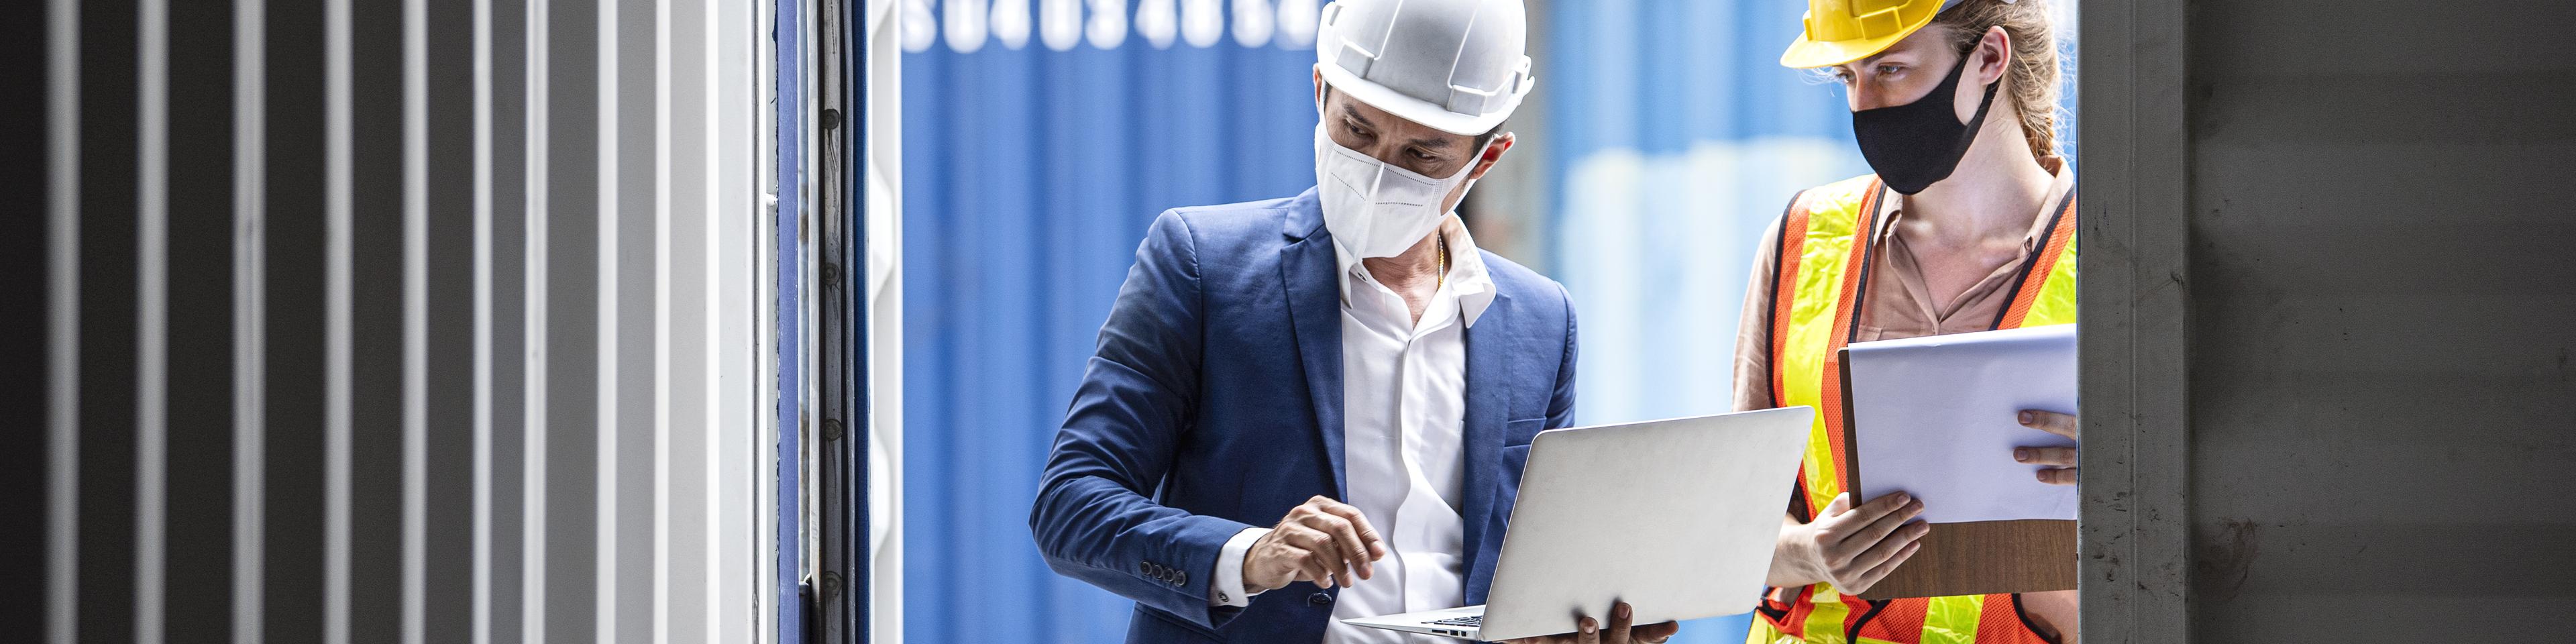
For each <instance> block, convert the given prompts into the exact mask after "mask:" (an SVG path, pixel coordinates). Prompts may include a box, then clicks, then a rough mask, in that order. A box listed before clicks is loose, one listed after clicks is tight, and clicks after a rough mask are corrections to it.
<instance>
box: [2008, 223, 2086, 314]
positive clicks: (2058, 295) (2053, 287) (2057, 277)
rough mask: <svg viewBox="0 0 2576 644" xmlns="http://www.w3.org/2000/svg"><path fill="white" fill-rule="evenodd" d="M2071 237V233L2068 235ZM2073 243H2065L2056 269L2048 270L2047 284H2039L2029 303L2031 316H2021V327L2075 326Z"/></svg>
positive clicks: (2052, 267) (2067, 241)
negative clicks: (2064, 248) (2035, 294)
mask: <svg viewBox="0 0 2576 644" xmlns="http://www.w3.org/2000/svg"><path fill="white" fill-rule="evenodd" d="M2067 232H2068V234H2070V235H2072V234H2073V233H2074V230H2073V229H2070V230H2068V231H2067ZM2075 264H2076V261H2075V240H2074V239H2073V238H2071V237H2070V238H2069V239H2067V240H2066V250H2064V251H2061V252H2059V253H2058V256H2057V265H2055V266H2051V267H2049V271H2048V276H2047V281H2044V282H2040V284H2039V295H2038V296H2037V297H2035V298H2033V301H2032V302H2031V303H2030V314H2029V315H2027V316H2024V317H2023V318H2022V321H2021V325H2022V326H2024V327H2034V326H2048V325H2051V324H2074V323H2075V308H2076V307H2075V268H2076V267H2075Z"/></svg>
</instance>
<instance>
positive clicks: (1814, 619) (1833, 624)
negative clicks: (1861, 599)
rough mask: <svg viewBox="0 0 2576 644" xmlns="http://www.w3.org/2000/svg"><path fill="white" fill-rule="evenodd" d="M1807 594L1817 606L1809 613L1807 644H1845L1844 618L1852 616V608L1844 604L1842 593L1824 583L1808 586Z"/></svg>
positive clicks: (1809, 599) (1831, 585)
mask: <svg viewBox="0 0 2576 644" xmlns="http://www.w3.org/2000/svg"><path fill="white" fill-rule="evenodd" d="M1807 592H1808V593H1809V594H1808V595H1807V599H1808V601H1810V602H1812V603H1813V604H1814V605H1815V608H1814V609H1812V610H1809V611H1808V612H1807V628H1806V630H1807V632H1806V633H1804V635H1805V636H1806V638H1807V639H1806V641H1807V644H1843V642H1844V641H1846V640H1845V639H1844V638H1843V617H1845V616H1848V615H1850V614H1851V606H1848V605H1845V604H1843V598H1842V592H1841V591H1837V590H1834V585H1833V584H1828V583H1824V582H1817V583H1816V585H1813V586H1808V587H1807Z"/></svg>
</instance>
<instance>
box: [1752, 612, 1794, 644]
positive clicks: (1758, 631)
mask: <svg viewBox="0 0 2576 644" xmlns="http://www.w3.org/2000/svg"><path fill="white" fill-rule="evenodd" d="M1797 641H1798V638H1794V637H1790V636H1788V635H1784V634H1781V632H1780V629H1777V628H1772V627H1771V620H1767V619H1763V618H1762V617H1761V616H1759V615H1756V616H1754V617H1753V629H1752V631H1751V632H1748V633H1745V634H1744V644H1795V643H1796V642H1797Z"/></svg>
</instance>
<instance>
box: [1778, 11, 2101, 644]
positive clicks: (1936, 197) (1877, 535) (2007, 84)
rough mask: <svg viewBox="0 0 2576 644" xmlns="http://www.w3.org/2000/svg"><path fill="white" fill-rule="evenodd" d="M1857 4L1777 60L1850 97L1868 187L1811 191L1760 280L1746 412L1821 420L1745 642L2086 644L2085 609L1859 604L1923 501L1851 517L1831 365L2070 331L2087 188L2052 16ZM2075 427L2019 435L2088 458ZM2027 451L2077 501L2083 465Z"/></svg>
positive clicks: (1926, 601) (2059, 420)
mask: <svg viewBox="0 0 2576 644" xmlns="http://www.w3.org/2000/svg"><path fill="white" fill-rule="evenodd" d="M1854 4H1857V3H1851V2H1848V1H1847V0H1810V3H1809V5H1808V7H1809V11H1808V14H1807V19H1806V21H1805V22H1806V33H1805V34H1804V35H1803V36H1801V37H1800V38H1799V39H1798V40H1797V41H1796V42H1794V43H1792V44H1791V45H1790V46H1789V50H1788V51H1787V52H1786V53H1784V54H1782V55H1781V58H1780V61H1781V64H1783V65H1786V66H1789V67H1794V68H1808V69H1820V70H1823V71H1825V72H1827V73H1830V74H1832V75H1833V76H1834V78H1835V79H1837V80H1839V81H1841V82H1842V83H1843V86H1844V87H1845V88H1846V89H1847V90H1848V94H1849V96H1850V100H1851V109H1852V127H1853V131H1854V134H1855V135H1856V136H1857V138H1858V139H1859V143H1860V148H1861V153H1862V156H1863V157H1865V158H1867V159H1868V160H1869V163H1870V167H1871V169H1872V170H1874V171H1875V173H1874V174H1871V175H1868V176H1862V177H1857V178H1853V179H1848V180H1844V181H1840V182H1836V183H1832V184H1827V185H1824V186H1819V187H1816V188H1811V189H1808V190H1805V191H1802V192H1800V193H1799V194H1798V195H1797V196H1796V197H1795V198H1793V199H1792V200H1791V201H1790V204H1789V208H1788V212H1787V213H1785V214H1784V215H1783V216H1782V218H1781V219H1782V221H1781V222H1780V223H1779V224H1776V225H1774V226H1773V228H1772V229H1771V231H1770V233H1769V234H1768V235H1767V236H1766V238H1765V240H1764V241H1763V245H1762V247H1761V250H1759V251H1758V252H1757V257H1756V260H1755V262H1754V267H1753V279H1752V284H1751V286H1750V287H1749V288H1748V289H1747V296H1746V298H1745V308H1744V311H1745V312H1744V320H1743V325H1742V327H1740V328H1742V329H1743V333H1742V334H1741V335H1740V336H1739V338H1738V342H1737V345H1736V372H1735V382H1736V387H1735V403H1736V408H1738V409H1764V408H1770V407H1777V406H1785V405H1812V406H1814V407H1816V408H1817V409H1818V410H1819V413H1818V422H1817V424H1816V429H1815V436H1814V438H1813V439H1812V440H1811V441H1810V445H1809V449H1808V452H1807V457H1806V460H1805V462H1804V466H1803V467H1802V468H1801V470H1800V473H1799V483H1798V490H1799V491H1798V493H1797V494H1796V495H1795V498H1794V499H1793V500H1792V501H1791V504H1790V511H1789V517H1788V519H1787V521H1785V522H1784V523H1783V524H1782V526H1781V531H1780V541H1779V546H1778V549H1777V550H1776V552H1775V553H1774V554H1775V556H1774V557H1773V563H1772V567H1771V571H1770V574H1769V584H1770V585H1771V586H1773V588H1772V589H1771V590H1770V592H1769V594H1768V595H1767V596H1766V597H1765V601H1764V602H1763V605H1762V606H1761V610H1760V613H1761V619H1758V620H1756V621H1755V622H1754V626H1753V632H1752V634H1751V637H1750V640H1751V641H1752V642H1755V643H1757V644H1772V643H1774V642H1858V641H1887V642H1899V643H1907V644H1911V643H1914V642H1979V643H1995V642H2062V641H2073V640H2074V637H2075V634H2074V631H2075V597H2074V591H2071V590H2070V591H2056V592H2048V593H2021V594H2002V595H1982V596H1975V595H1972V596H1962V597H1931V598H1914V599H1898V600H1887V601H1875V602H1874V601H1869V600H1864V599H1861V598H1860V597H1858V596H1857V593H1860V592H1864V591H1866V590H1867V589H1868V588H1869V587H1870V586H1871V585H1872V584H1875V583H1877V582H1878V581H1879V580H1880V579H1881V578H1884V577H1885V576H1886V575H1887V573H1888V572H1889V571H1892V570H1894V569H1895V568H1896V567H1897V566H1898V565H1899V564H1902V563H1903V562H1904V561H1905V560H1906V559H1907V558H1909V557H1911V556H1913V555H1914V553H1915V552H1916V550H1918V549H1919V548H1920V547H1921V544H1920V543H1918V540H1919V539H1921V538H1922V537H1923V535H1924V534H1926V533H1928V532H1929V531H1930V526H1929V525H1928V524H1924V523H1921V522H1916V521H1914V520H1913V519H1914V518H1915V517H1916V516H1917V515H1919V514H1921V512H1922V507H1923V506H1922V502H1921V501H1916V500H1912V499H1909V498H1906V497H1904V496H1903V495H1901V494H1891V495H1888V496H1885V497H1880V498H1877V499H1870V500H1867V501H1866V502H1861V503H1858V504H1857V507H1855V504H1854V502H1853V500H1852V499H1851V498H1850V497H1849V496H1848V495H1845V494H1844V493H1843V490H1842V486H1841V481H1840V480H1839V478H1838V477H1837V475H1836V474H1837V473H1838V472H1841V471H1843V469H1844V468H1843V467H1842V466H1843V463H1841V462H1839V460H1838V459H1839V458H1840V449H1839V448H1840V443H1841V439H1840V432H1841V429H1842V418H1841V402H1840V395H1841V387H1840V382H1839V380H1838V378H1839V374H1838V373H1836V371H1837V370H1835V369H1833V368H1831V366H1832V364H1833V362H1832V361H1833V356H1834V354H1835V352H1836V351H1838V350H1839V349H1841V348H1842V346H1843V345H1844V344H1846V343H1849V342H1861V341H1869V340H1882V339H1894V338H1905V337H1914V336H1923V335H1938V334H1944V333H1962V332H1971V331H1985V330H1990V329H1996V328H2012V327H2019V326H2037V325H2042V324H2067V323H2073V322H2074V321H2075V246H2074V236H2075V186H2074V176H2073V173H2072V171H2071V169H2070V168H2069V167H2068V164H2067V161H2066V160H2065V159H2063V158H2061V157H2059V156H2058V155H2057V149H2056V148H2057V143H2056V134H2055V129H2056V120H2057V119H2056V116H2057V93H2058V64H2059V61H2058V54H2057V43H2056V39H2055V37H2054V35H2053V33H2052V25H2051V24H2050V19H2049V9H2048V7H2047V6H2046V3H2045V0H2019V1H2018V2H2015V1H2013V0H1949V1H1947V2H1944V1H1943V0H1898V1H1897V2H1894V3H1882V4H1883V5H1887V4H1892V6H1884V7H1883V8H1880V9H1877V10H1860V9H1855V8H1853V6H1852V5H1854ZM1855 12H1858V13H1857V14H1855ZM2071 411H2073V410H2027V411H2023V412H2020V413H2018V414H2016V421H2017V422H2020V423H2021V424H2023V425H2028V426H2031V427H2034V428H2040V429H2045V430H2047V431H2051V432H2054V433H2058V434H2062V435H2065V436H2069V437H2073V436H2074V435H2075V418H2074V417H2073V416H2071V415H2067V414H2063V413H2057V412H2071ZM2014 452H2015V453H2014V454H2013V458H2014V460H2016V461H2019V462H2021V463H2027V464H2033V465H2040V466H2043V467H2042V468H2041V469H2039V470H2038V472H2037V477H2038V478H2039V479H2040V481H2042V482H2045V483H2050V484H2056V485H2073V484H2074V483H2075V478H2076V477H2075V468H2074V467H2073V466H2074V465H2075V450H2074V449H2072V448H2019V449H2015V450H2014ZM1944 529H1945V530H1948V529H1952V528H1951V527H1950V526H1945V528H1944ZM1962 529H1965V528H1962ZM1962 536H1969V535H1963V534H1952V535H1951V538H1959V537H1962ZM2067 556H2069V557H2072V556H2074V555H2073V553H2068V555H2067ZM1847 593H1848V594H1847Z"/></svg>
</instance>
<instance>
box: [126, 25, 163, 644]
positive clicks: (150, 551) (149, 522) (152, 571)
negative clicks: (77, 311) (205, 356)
mask: <svg viewBox="0 0 2576 644" xmlns="http://www.w3.org/2000/svg"><path fill="white" fill-rule="evenodd" d="M138 4H139V6H138V11H137V12H136V13H137V15H138V16H139V17H140V18H141V20H139V21H138V22H139V25H138V28H137V29H136V34H135V35H136V36H137V38H136V41H137V42H136V47H135V49H136V53H135V58H136V60H135V63H136V70H135V72H136V73H135V77H136V88H135V98H136V99H137V100H136V102H137V103H138V105H136V109H135V135H136V137H137V140H136V141H135V148H136V150H135V152H136V159H135V161H136V163H135V165H136V168H135V175H136V176H135V214H136V217H137V219H138V221H137V222H136V225H135V232H136V235H135V248H134V251H135V271H134V274H135V285H134V287H135V288H134V295H135V306H134V313H135V323H134V324H135V326H134V330H135V333H134V340H135V346H134V357H135V368H134V375H135V379H134V380H135V382H134V389H135V390H134V641H135V642H136V644H160V642H161V640H162V632H161V631H162V623H161V622H162V619H161V616H162V611H163V609H164V606H163V601H162V600H163V598H164V597H166V595H165V594H164V593H163V592H162V581H163V575H164V573H166V572H167V571H168V570H169V568H168V564H167V561H165V559H166V555H167V553H168V552H169V550H168V548H167V545H166V544H167V535H168V533H169V526H168V518H169V514H168V512H167V510H168V506H169V491H170V488H169V485H168V483H167V481H168V480H169V474H170V470H169V467H170V465H169V455H168V451H169V450H168V448H169V441H170V423H169V419H170V417H169V406H170V405H169V402H170V394H169V391H170V387H169V384H170V382H169V372H170V326H169V325H170V311H169V309H170V289H169V286H170V282H169V277H170V252H169V249H170V4H169V1H168V0H141V2H139V3H138Z"/></svg>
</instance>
